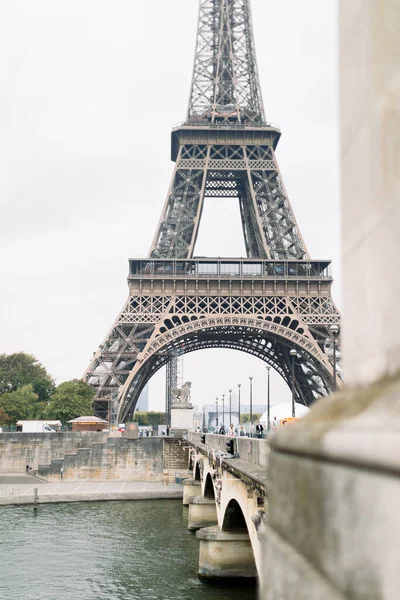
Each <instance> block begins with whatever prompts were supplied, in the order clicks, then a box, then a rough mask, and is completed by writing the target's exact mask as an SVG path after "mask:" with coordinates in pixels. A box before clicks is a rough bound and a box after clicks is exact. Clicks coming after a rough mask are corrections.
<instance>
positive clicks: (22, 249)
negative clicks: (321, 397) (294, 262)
mask: <svg viewBox="0 0 400 600" xmlns="http://www.w3.org/2000/svg"><path fill="white" fill-rule="evenodd" d="M252 7H253V20H254V29H255V38H256V48H257V56H258V64H259V70H260V77H261V85H262V89H263V95H264V103H265V108H266V114H267V118H268V120H270V121H272V122H274V123H277V124H279V126H280V127H281V128H282V132H283V135H282V138H281V141H280V144H279V146H278V150H277V158H278V161H279V164H280V168H281V171H282V175H283V178H284V181H285V185H286V188H287V190H288V194H289V198H290V201H291V203H292V205H293V208H294V211H295V214H296V217H297V220H298V222H299V225H300V228H301V231H302V234H303V237H304V238H305V241H306V244H307V246H308V249H309V251H310V252H311V255H312V256H313V258H315V259H318V258H331V259H332V260H333V273H334V276H335V279H336V281H335V284H334V288H333V293H334V299H335V301H336V302H337V303H338V304H339V306H340V304H341V302H340V262H339V261H340V256H339V183H338V92H337V12H336V1H335V0H323V1H321V0H302V1H301V2H299V0H252ZM197 12H198V0H168V1H167V0H153V1H152V2H138V1H137V0H113V1H112V2H111V0H68V1H67V0H57V1H54V0H35V1H34V2H32V0H0V90H1V92H0V202H1V239H0V249H1V263H0V264H1V267H0V269H1V280H0V292H1V296H0V297H1V313H0V335H1V338H0V353H4V352H5V353H10V352H16V351H25V352H29V353H32V354H34V355H35V356H36V357H37V358H38V359H39V360H40V361H41V362H42V363H43V364H44V365H45V366H46V367H47V368H48V370H49V371H50V373H51V374H52V375H53V377H55V378H56V380H57V382H58V383H60V382H61V381H64V380H68V379H71V378H74V377H80V376H81V375H82V374H83V372H84V370H85V368H86V366H87V364H88V362H89V360H90V357H91V355H92V353H93V351H94V350H95V349H96V348H97V346H98V345H99V343H101V342H102V341H103V338H104V336H105V335H106V333H107V331H108V329H109V328H110V326H111V325H112V323H113V321H114V319H115V318H116V316H117V314H118V312H119V311H120V309H121V307H122V305H123V303H124V301H125V300H126V297H127V284H126V276H127V272H128V257H143V256H146V255H147V253H148V251H149V247H150V243H151V241H152V237H153V235H154V231H155V228H156V225H157V223H158V219H159V216H160V212H161V209H162V206H163V203H164V201H165V197H166V194H167V190H168V186H169V183H170V178H171V175H172V172H173V164H172V163H171V162H170V130H171V127H172V125H174V124H175V123H177V122H179V121H181V120H183V119H184V118H185V113H186V107H187V99H188V95H189V88H190V78H191V71H192V65H193V55H194V45H195V35H196V26H197V22H196V21H197ZM222 218H223V220H224V223H225V226H224V228H221V227H220V224H221V219H222ZM195 253H196V255H208V256H224V255H225V256H237V255H243V254H244V246H243V241H242V235H241V229H240V222H239V212H238V207H237V203H232V202H229V201H222V200H213V201H208V202H206V205H205V210H204V216H203V219H202V224H201V228H200V234H199V240H198V244H197V247H196V252H195ZM184 375H185V377H184V378H185V380H191V381H192V392H193V401H194V403H195V404H203V402H205V403H209V402H212V401H214V400H215V397H216V396H221V394H222V393H226V394H227V393H228V389H229V388H230V387H232V388H233V389H236V384H237V382H239V381H240V382H242V383H243V386H244V387H243V389H245V388H246V386H247V385H248V376H249V375H253V376H254V392H255V399H254V401H255V403H261V402H264V401H265V389H266V387H265V379H266V370H265V364H264V363H263V362H262V361H260V360H258V359H256V358H254V357H251V356H249V355H246V354H244V353H238V352H234V351H232V352H230V351H223V350H208V351H202V352H197V353H194V354H190V355H188V356H187V357H186V358H185V361H184ZM271 384H272V385H271V388H272V400H273V402H278V401H281V400H282V399H285V398H287V397H288V396H289V391H288V390H287V389H286V385H285V384H283V382H282V380H280V377H279V375H278V374H277V373H273V374H272V381H271ZM164 387H165V386H164V370H163V371H160V372H159V373H158V374H157V375H156V376H155V377H154V378H153V380H152V381H151V384H150V403H151V407H152V408H153V409H162V407H163V403H164Z"/></svg>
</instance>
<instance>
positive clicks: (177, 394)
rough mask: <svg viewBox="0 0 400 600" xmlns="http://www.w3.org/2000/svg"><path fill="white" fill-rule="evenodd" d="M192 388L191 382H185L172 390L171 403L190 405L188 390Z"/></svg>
mask: <svg viewBox="0 0 400 600" xmlns="http://www.w3.org/2000/svg"><path fill="white" fill-rule="evenodd" d="M191 387H192V382H191V381H186V383H184V384H183V386H182V387H180V388H175V389H173V390H172V397H173V402H174V403H175V402H176V403H177V404H189V403H190V398H191V397H190V388H191Z"/></svg>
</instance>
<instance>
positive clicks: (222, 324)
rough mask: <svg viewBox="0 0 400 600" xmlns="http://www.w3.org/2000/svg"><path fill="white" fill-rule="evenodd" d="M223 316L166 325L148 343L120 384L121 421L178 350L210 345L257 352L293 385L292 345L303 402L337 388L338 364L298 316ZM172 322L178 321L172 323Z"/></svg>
mask: <svg viewBox="0 0 400 600" xmlns="http://www.w3.org/2000/svg"><path fill="white" fill-rule="evenodd" d="M278 321H279V322H277V321H276V320H275V321H273V320H272V318H271V317H269V318H268V317H267V318H265V319H262V318H255V317H254V318H252V317H232V316H227V317H223V316H219V317H208V318H198V319H197V320H195V321H188V322H183V319H182V320H181V323H180V325H177V324H174V326H173V327H172V329H168V327H166V326H165V328H164V329H163V327H161V328H160V329H159V330H158V333H157V335H156V334H154V336H153V338H152V339H151V340H150V341H149V342H148V344H147V345H146V348H145V349H144V351H143V353H141V354H139V355H138V357H137V361H136V364H135V366H134V368H133V369H132V371H131V372H130V374H129V376H128V378H127V380H126V382H125V384H124V385H123V386H122V387H121V388H120V400H119V411H120V417H119V418H120V420H121V419H122V420H125V419H126V418H129V417H130V416H132V415H133V413H134V409H135V406H136V402H137V400H138V398H139V395H140V392H141V391H142V389H143V388H144V386H145V385H146V383H147V382H148V381H149V380H150V379H151V377H152V376H153V375H154V374H155V373H156V372H157V371H158V370H159V369H160V368H161V367H163V366H164V365H166V363H167V362H168V360H169V356H170V354H171V352H172V351H173V352H174V353H175V355H182V354H187V353H190V352H194V351H197V350H202V349H207V348H229V349H233V350H239V351H242V352H246V353H249V354H252V355H253V356H257V357H258V358H260V359H261V360H263V361H264V362H266V363H267V364H269V365H270V366H271V367H273V368H274V369H276V370H277V371H278V373H279V374H280V375H281V376H282V377H283V379H284V380H285V381H286V383H287V384H288V385H289V386H290V381H291V357H290V355H289V352H290V349H292V348H295V349H296V351H297V355H298V360H297V361H295V363H296V367H295V368H296V396H297V401H298V402H300V403H302V404H305V405H308V404H311V403H312V402H313V401H314V399H315V398H317V397H319V396H321V395H326V394H328V393H329V390H330V389H331V387H332V375H333V372H332V366H331V364H330V362H329V359H328V356H327V355H326V354H324V352H323V349H322V348H321V347H320V346H319V345H318V344H317V343H316V341H315V340H314V339H312V338H310V337H308V336H307V335H306V334H305V333H304V326H302V324H301V323H299V320H298V319H297V318H296V319H295V318H289V317H286V320H285V321H284V323H285V324H283V322H282V321H283V319H281V318H278ZM171 325H172V323H171Z"/></svg>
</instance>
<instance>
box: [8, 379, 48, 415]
mask: <svg viewBox="0 0 400 600" xmlns="http://www.w3.org/2000/svg"><path fill="white" fill-rule="evenodd" d="M0 409H2V410H3V411H4V413H6V414H7V415H8V417H9V419H11V421H10V422H11V423H15V422H16V421H18V420H19V419H37V418H39V414H40V413H41V412H42V410H43V406H42V403H41V402H39V394H35V392H34V391H33V386H32V385H23V386H22V387H20V388H18V389H17V390H15V392H8V393H7V394H3V395H2V396H0Z"/></svg>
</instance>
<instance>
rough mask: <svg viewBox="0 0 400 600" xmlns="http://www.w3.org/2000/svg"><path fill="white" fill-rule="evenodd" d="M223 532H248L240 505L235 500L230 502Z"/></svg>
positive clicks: (224, 519)
mask: <svg viewBox="0 0 400 600" xmlns="http://www.w3.org/2000/svg"><path fill="white" fill-rule="evenodd" d="M221 529H222V531H240V532H248V528H247V523H246V519H245V516H244V514H243V511H242V509H241V507H240V504H239V502H238V501H237V500H235V498H232V500H230V501H229V502H228V505H227V507H226V508H225V514H224V516H223V519H222V525H221Z"/></svg>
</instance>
